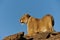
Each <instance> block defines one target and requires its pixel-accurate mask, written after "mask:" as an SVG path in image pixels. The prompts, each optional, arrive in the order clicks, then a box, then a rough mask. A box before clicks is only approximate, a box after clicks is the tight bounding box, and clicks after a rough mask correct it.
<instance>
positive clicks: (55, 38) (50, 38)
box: [3, 32, 60, 40]
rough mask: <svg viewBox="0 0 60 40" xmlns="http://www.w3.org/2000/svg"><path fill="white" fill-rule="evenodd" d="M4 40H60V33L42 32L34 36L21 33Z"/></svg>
mask: <svg viewBox="0 0 60 40" xmlns="http://www.w3.org/2000/svg"><path fill="white" fill-rule="evenodd" d="M3 40H60V32H53V33H49V32H41V33H34V35H32V36H27V35H24V32H19V33H16V34H13V35H10V36H7V37H5V38H3Z"/></svg>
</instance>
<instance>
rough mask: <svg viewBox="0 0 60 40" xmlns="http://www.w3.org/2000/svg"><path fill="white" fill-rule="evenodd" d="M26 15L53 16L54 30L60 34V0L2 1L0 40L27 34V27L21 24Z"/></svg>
mask: <svg viewBox="0 0 60 40" xmlns="http://www.w3.org/2000/svg"><path fill="white" fill-rule="evenodd" d="M25 13H29V14H30V15H31V16H33V17H36V18H41V17H43V16H44V15H46V14H48V13H49V14H51V15H52V16H53V17H54V20H55V25H54V29H55V30H56V31H57V32H60V0H0V40H2V38H4V37H5V36H8V35H11V34H16V33H18V32H25V34H26V33H27V27H26V25H25V24H24V25H21V23H20V22H19V19H20V18H21V16H22V15H24V14H25Z"/></svg>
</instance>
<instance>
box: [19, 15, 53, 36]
mask: <svg viewBox="0 0 60 40" xmlns="http://www.w3.org/2000/svg"><path fill="white" fill-rule="evenodd" d="M20 22H21V23H26V24H27V27H28V28H27V32H28V35H33V34H34V33H36V32H53V31H54V29H53V26H54V19H53V16H51V15H50V14H47V15H45V16H44V17H43V18H41V19H40V18H39V19H38V18H34V17H32V16H30V15H29V14H25V15H23V16H22V18H21V19H20Z"/></svg>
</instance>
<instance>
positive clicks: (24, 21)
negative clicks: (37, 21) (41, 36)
mask: <svg viewBox="0 0 60 40" xmlns="http://www.w3.org/2000/svg"><path fill="white" fill-rule="evenodd" d="M29 17H30V15H29V14H24V15H23V16H22V17H21V19H20V22H21V23H27V21H28V19H29Z"/></svg>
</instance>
